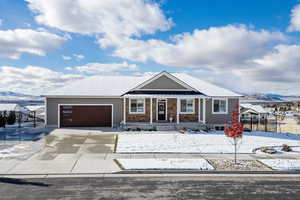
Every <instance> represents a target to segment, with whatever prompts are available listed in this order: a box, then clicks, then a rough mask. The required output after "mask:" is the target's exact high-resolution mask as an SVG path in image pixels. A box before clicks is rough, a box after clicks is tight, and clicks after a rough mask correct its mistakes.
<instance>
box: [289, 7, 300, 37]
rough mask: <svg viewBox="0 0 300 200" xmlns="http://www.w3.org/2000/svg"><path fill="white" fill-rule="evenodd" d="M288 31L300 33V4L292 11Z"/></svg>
mask: <svg viewBox="0 0 300 200" xmlns="http://www.w3.org/2000/svg"><path fill="white" fill-rule="evenodd" d="M288 31H290V32H293V31H300V4H299V5H297V6H295V7H294V8H293V10H292V13H291V21H290V26H289V27H288Z"/></svg>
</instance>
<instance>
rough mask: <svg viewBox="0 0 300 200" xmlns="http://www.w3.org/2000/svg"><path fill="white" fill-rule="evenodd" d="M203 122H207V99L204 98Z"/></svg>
mask: <svg viewBox="0 0 300 200" xmlns="http://www.w3.org/2000/svg"><path fill="white" fill-rule="evenodd" d="M202 114H203V117H202V118H203V123H204V124H206V119H205V114H206V99H205V98H203V113H202Z"/></svg>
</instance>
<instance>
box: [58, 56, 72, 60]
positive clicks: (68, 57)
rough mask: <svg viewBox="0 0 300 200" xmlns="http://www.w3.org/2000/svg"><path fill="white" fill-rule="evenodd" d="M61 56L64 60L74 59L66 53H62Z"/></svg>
mask: <svg viewBox="0 0 300 200" xmlns="http://www.w3.org/2000/svg"><path fill="white" fill-rule="evenodd" d="M61 57H62V59H64V60H71V59H72V58H71V57H70V56H65V55H62V56H61Z"/></svg>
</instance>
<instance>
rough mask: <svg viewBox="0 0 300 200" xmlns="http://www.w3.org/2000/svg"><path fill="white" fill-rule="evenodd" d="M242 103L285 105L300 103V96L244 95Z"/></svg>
mask: <svg viewBox="0 0 300 200" xmlns="http://www.w3.org/2000/svg"><path fill="white" fill-rule="evenodd" d="M241 101H242V102H253V103H273V102H274V103H276V102H278V103H283V102H300V96H292V95H290V96H288V95H280V94H252V95H249V94H244V97H243V98H242V99H241Z"/></svg>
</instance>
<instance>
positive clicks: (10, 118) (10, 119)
mask: <svg viewBox="0 0 300 200" xmlns="http://www.w3.org/2000/svg"><path fill="white" fill-rule="evenodd" d="M6 122H7V124H8V125H13V124H15V123H16V113H15V111H10V112H9V114H8V116H7V119H6Z"/></svg>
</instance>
